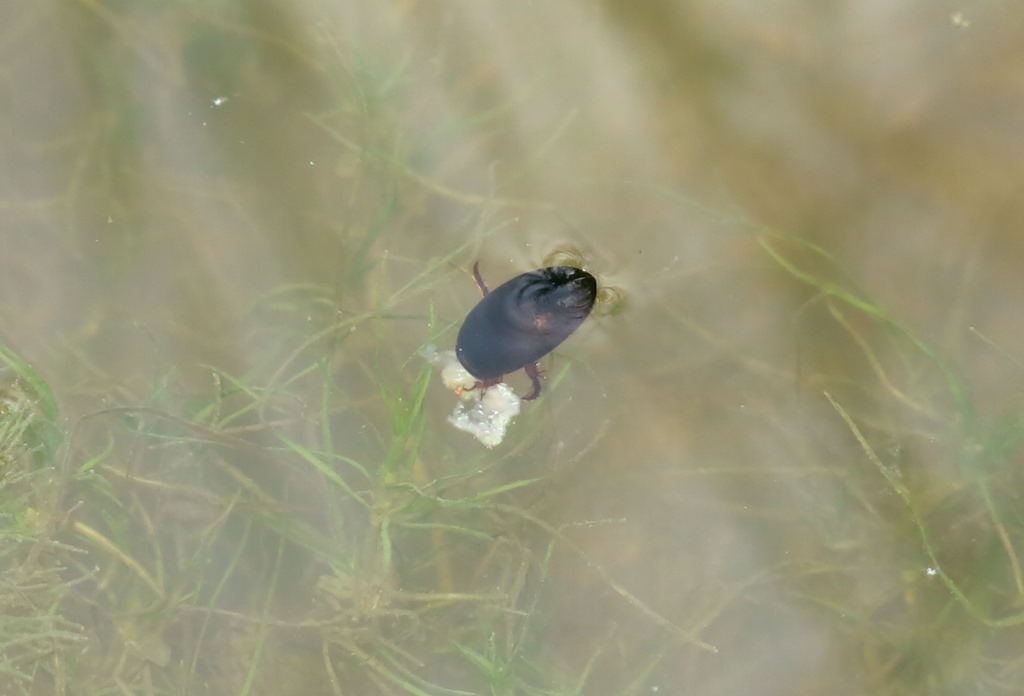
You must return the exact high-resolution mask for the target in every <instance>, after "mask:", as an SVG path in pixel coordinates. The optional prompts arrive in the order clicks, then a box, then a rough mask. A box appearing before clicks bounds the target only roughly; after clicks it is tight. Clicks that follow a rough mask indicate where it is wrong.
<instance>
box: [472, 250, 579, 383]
mask: <svg viewBox="0 0 1024 696" xmlns="http://www.w3.org/2000/svg"><path fill="white" fill-rule="evenodd" d="M596 297H597V280H596V279H595V278H594V276H592V275H590V274H589V273H587V272H586V271H584V270H581V269H579V268H573V267H572V266H552V267H550V268H540V269H538V270H536V271H530V272H529V273H524V274H522V275H520V276H516V277H515V278H513V279H512V280H509V281H508V282H506V283H503V284H502V285H500V286H498V287H497V288H495V289H494V290H493V291H491V292H490V293H489V294H487V295H485V296H484V298H483V299H482V300H480V302H479V303H478V304H477V305H476V307H474V308H473V309H472V310H470V312H469V314H468V315H467V316H466V320H465V321H464V322H463V323H462V328H460V329H459V337H458V339H457V341H456V344H455V352H456V355H457V356H458V358H459V362H461V363H462V365H463V366H464V367H465V368H466V369H467V370H468V371H469V372H470V373H471V374H472V375H473V376H474V377H477V378H478V379H481V380H489V379H496V378H500V377H501V376H502V375H506V374H508V373H510V372H515V371H516V370H519V369H522V368H524V367H527V366H530V365H533V363H535V362H537V360H539V359H540V358H542V357H544V356H545V355H547V354H548V353H550V352H551V351H552V350H554V348H555V347H556V346H558V344H560V343H561V342H562V341H564V340H565V339H566V338H568V337H569V335H570V334H572V332H573V331H575V330H576V329H577V328H578V327H579V325H580V324H582V323H583V320H584V319H586V318H587V315H589V314H590V310H591V308H593V306H594V299H595V298H596Z"/></svg>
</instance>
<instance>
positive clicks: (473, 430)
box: [420, 346, 521, 447]
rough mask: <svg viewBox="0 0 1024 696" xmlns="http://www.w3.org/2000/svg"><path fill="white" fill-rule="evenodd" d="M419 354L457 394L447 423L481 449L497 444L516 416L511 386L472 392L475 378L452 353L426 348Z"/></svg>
mask: <svg viewBox="0 0 1024 696" xmlns="http://www.w3.org/2000/svg"><path fill="white" fill-rule="evenodd" d="M420 354H421V355H422V356H423V357H424V358H425V359H426V360H427V362H429V363H430V364H431V365H435V366H439V367H440V368H441V381H442V382H444V386H445V387H446V388H447V389H451V390H452V391H456V392H458V394H459V401H458V403H456V404H455V410H453V411H452V414H451V415H450V416H448V422H449V423H451V424H452V425H454V426H455V427H456V428H458V429H459V430H462V431H463V432H467V433H469V434H470V435H473V436H474V437H475V438H476V439H477V440H479V441H480V442H481V443H483V445H484V446H485V447H494V446H496V445H500V444H501V441H502V440H504V439H505V432H506V431H507V430H508V426H509V423H511V422H512V419H513V418H515V417H516V416H518V415H519V406H520V403H521V400H520V398H519V397H518V396H516V393H515V392H514V391H512V387H510V386H508V385H507V384H505V383H504V382H502V383H500V384H495V385H494V386H492V387H487V388H486V389H472V386H473V385H474V384H476V381H477V380H476V377H474V376H473V375H471V374H469V372H467V371H466V368H464V367H463V366H462V363H460V362H459V359H458V358H457V357H455V351H453V350H446V351H443V352H438V350H437V348H435V347H434V346H426V347H424V348H423V350H421V351H420Z"/></svg>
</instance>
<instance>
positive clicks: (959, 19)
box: [949, 10, 971, 29]
mask: <svg viewBox="0 0 1024 696" xmlns="http://www.w3.org/2000/svg"><path fill="white" fill-rule="evenodd" d="M949 21H950V22H952V24H953V26H954V27H958V28H960V29H967V28H968V27H970V26H971V20H969V19H967V15H965V14H964V13H963V12H960V11H959V10H958V11H956V12H953V13H951V14H950V15H949Z"/></svg>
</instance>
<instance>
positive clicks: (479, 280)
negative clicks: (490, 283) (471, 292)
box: [473, 261, 490, 297]
mask: <svg viewBox="0 0 1024 696" xmlns="http://www.w3.org/2000/svg"><path fill="white" fill-rule="evenodd" d="M473 280H475V281H476V286H477V287H478V288H480V294H482V295H483V296H484V297H487V293H489V292H490V290H488V289H487V283H485V282H484V279H483V276H481V275H480V262H479V261H477V262H476V263H474V264H473Z"/></svg>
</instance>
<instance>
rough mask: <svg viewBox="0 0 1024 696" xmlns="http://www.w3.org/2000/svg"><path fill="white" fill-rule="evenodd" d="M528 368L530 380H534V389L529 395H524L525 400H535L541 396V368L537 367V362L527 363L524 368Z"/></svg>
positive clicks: (527, 372)
mask: <svg viewBox="0 0 1024 696" xmlns="http://www.w3.org/2000/svg"><path fill="white" fill-rule="evenodd" d="M523 369H524V370H526V374H527V375H529V377H530V381H531V382H533V391H532V392H530V393H529V394H528V395H527V396H524V397H523V401H533V400H534V399H536V398H537V397H538V396H540V389H541V387H540V368H538V367H537V363H533V364H532V365H527V366H526V367H524V368H523Z"/></svg>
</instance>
